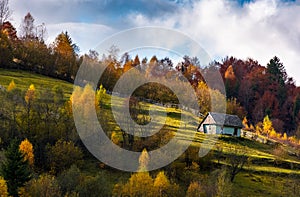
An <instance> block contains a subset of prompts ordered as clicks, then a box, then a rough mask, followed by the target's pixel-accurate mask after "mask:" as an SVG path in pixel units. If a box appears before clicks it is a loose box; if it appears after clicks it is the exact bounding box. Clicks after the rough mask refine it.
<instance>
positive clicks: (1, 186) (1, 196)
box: [0, 176, 8, 197]
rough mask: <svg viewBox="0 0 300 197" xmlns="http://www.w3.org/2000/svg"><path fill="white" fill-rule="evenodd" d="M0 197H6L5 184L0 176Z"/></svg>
mask: <svg viewBox="0 0 300 197" xmlns="http://www.w3.org/2000/svg"><path fill="white" fill-rule="evenodd" d="M0 197H8V191H7V184H6V181H5V180H4V179H3V177H1V176H0Z"/></svg>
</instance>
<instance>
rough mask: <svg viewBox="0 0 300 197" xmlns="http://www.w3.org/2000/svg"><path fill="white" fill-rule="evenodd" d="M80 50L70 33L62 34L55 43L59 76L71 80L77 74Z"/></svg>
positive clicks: (56, 65)
mask: <svg viewBox="0 0 300 197" xmlns="http://www.w3.org/2000/svg"><path fill="white" fill-rule="evenodd" d="M78 51H79V48H78V46H77V45H76V44H74V43H73V41H72V39H71V37H70V35H69V34H68V32H62V33H60V34H59V35H58V36H57V37H56V39H55V42H54V52H55V55H56V61H55V62H56V63H55V67H56V71H57V72H58V75H59V76H61V77H63V78H65V79H67V80H71V77H74V76H75V74H76V72H77V69H78V68H77V67H78V64H77V60H76V57H77V52H78Z"/></svg>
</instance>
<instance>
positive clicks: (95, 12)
mask: <svg viewBox="0 0 300 197" xmlns="http://www.w3.org/2000/svg"><path fill="white" fill-rule="evenodd" d="M10 8H11V9H12V11H13V14H12V16H11V21H12V23H13V24H14V26H15V27H16V28H17V30H18V29H19V27H20V22H21V20H22V18H24V16H25V15H26V14H27V13H28V12H30V13H31V14H32V16H33V17H34V18H35V24H36V25H39V24H42V23H45V24H46V28H47V32H48V33H47V38H46V40H47V43H52V42H53V41H54V39H55V37H56V36H57V35H58V34H59V33H60V32H62V31H68V32H69V34H70V36H71V38H72V39H73V41H74V42H75V43H76V44H77V45H78V46H79V47H80V52H81V53H85V52H87V51H88V50H89V49H94V48H96V47H97V45H98V44H99V43H101V42H102V41H103V40H106V39H107V38H109V37H110V36H111V35H114V34H116V33H118V32H121V31H124V30H127V29H130V28H136V27H143V26H156V27H163V28H169V29H174V30H176V31H179V32H182V33H183V34H185V35H187V36H189V37H190V38H191V39H193V40H195V41H196V42H197V43H199V45H201V47H202V48H203V49H204V50H205V51H206V52H207V53H208V54H209V55H210V57H211V58H212V59H215V60H218V61H221V60H222V59H223V58H225V57H226V56H234V57H237V58H241V59H247V58H252V59H255V60H258V62H259V63H260V64H261V65H264V66H265V65H267V63H268V61H269V60H270V59H271V58H272V57H274V56H275V55H276V56H278V57H279V58H280V59H281V61H282V62H283V64H284V66H285V68H286V70H287V73H288V75H289V76H291V77H293V78H294V79H295V81H296V83H297V85H300V67H299V66H298V64H299V63H300V1H299V0H294V1H289V0H244V1H242V0H196V1H193V0H152V1H149V0H130V1H129V0H128V1H125V0H26V1H20V0H10ZM158 36H159V35H158ZM141 42H142V41H141ZM172 42H176V41H172ZM157 53H159V54H162V55H165V53H161V52H157ZM145 54H146V53H145ZM187 55H189V54H187Z"/></svg>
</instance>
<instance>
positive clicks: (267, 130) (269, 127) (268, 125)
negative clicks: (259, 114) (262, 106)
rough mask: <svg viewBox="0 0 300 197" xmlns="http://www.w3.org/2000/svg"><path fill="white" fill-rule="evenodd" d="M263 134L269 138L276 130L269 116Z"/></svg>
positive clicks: (264, 122) (264, 123) (264, 124)
mask: <svg viewBox="0 0 300 197" xmlns="http://www.w3.org/2000/svg"><path fill="white" fill-rule="evenodd" d="M262 130H263V133H264V134H266V135H267V136H269V134H270V133H271V132H272V131H273V130H274V128H273V125H272V121H271V120H270V118H269V116H266V117H265V118H264V121H263V129H262Z"/></svg>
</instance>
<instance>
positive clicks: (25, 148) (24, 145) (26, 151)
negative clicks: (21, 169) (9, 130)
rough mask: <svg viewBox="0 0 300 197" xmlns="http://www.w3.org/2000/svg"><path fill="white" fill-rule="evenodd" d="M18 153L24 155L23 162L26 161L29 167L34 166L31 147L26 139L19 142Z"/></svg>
mask: <svg viewBox="0 0 300 197" xmlns="http://www.w3.org/2000/svg"><path fill="white" fill-rule="evenodd" d="M19 149H20V152H21V153H23V155H24V160H27V161H28V163H29V165H30V166H33V164H34V154H33V146H32V144H31V143H30V141H29V140H28V139H25V140H23V141H22V142H21V144H20V146H19Z"/></svg>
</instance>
